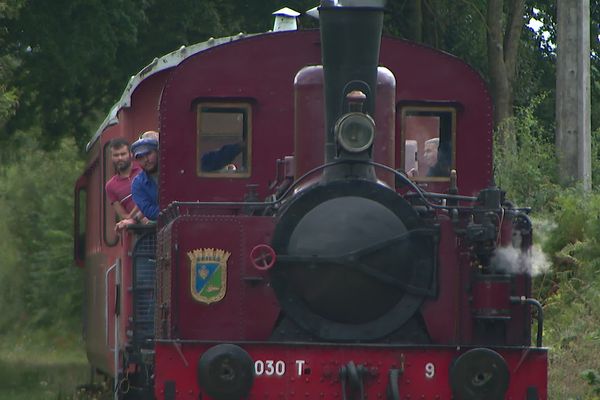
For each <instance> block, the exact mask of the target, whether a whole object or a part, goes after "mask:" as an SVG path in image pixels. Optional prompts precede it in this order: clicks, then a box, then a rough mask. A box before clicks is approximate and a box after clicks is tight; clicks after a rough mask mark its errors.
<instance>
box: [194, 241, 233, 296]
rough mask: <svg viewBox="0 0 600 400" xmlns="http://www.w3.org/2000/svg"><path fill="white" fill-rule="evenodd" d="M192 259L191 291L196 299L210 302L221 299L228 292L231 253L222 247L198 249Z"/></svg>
mask: <svg viewBox="0 0 600 400" xmlns="http://www.w3.org/2000/svg"><path fill="white" fill-rule="evenodd" d="M187 254H188V257H189V259H190V273H191V276H190V291H191V294H192V297H193V298H194V300H196V301H198V302H200V303H204V304H210V303H215V302H217V301H221V300H222V299H223V298H224V297H225V293H226V292H227V260H228V259H229V256H230V255H231V253H229V252H227V251H225V250H220V249H211V248H205V249H196V250H192V251H190V252H188V253H187Z"/></svg>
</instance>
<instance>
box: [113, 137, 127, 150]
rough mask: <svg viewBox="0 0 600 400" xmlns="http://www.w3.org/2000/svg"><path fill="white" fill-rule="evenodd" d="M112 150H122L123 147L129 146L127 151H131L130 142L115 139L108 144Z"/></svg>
mask: <svg viewBox="0 0 600 400" xmlns="http://www.w3.org/2000/svg"><path fill="white" fill-rule="evenodd" d="M108 145H109V147H110V148H111V149H120V148H121V147H123V146H127V150H129V149H130V148H129V142H128V141H127V140H125V139H123V138H114V139H112V140H111V141H110V142H109V143H108Z"/></svg>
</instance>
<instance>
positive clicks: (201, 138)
mask: <svg viewBox="0 0 600 400" xmlns="http://www.w3.org/2000/svg"><path fill="white" fill-rule="evenodd" d="M250 110H251V108H250V105H249V104H216V103H201V104H199V105H198V125H197V127H198V132H197V134H198V149H197V154H198V170H197V171H198V175H200V176H208V177H231V178H244V177H248V176H250V167H251V154H252V153H251V149H250V147H251V146H250V145H251V143H252V142H251V129H250V127H251V113H250Z"/></svg>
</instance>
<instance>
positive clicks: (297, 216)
mask: <svg viewBox="0 0 600 400" xmlns="http://www.w3.org/2000/svg"><path fill="white" fill-rule="evenodd" d="M343 3H344V2H343V1H342V2H340V4H339V5H338V6H336V7H333V6H327V5H322V6H321V8H320V14H321V15H320V19H321V34H319V32H318V31H288V32H272V33H266V34H261V35H253V36H247V37H245V36H243V35H240V36H236V37H230V38H224V39H211V40H209V41H208V42H205V43H201V44H198V45H194V46H190V47H187V48H182V49H180V50H178V51H176V52H173V53H171V54H169V55H167V56H165V57H163V58H160V59H157V60H155V61H154V62H153V63H152V64H151V65H149V66H148V67H147V68H145V69H144V70H143V71H141V72H140V73H139V74H138V75H136V76H134V77H133V78H132V79H131V81H130V83H129V85H128V87H127V88H126V90H125V92H124V94H123V96H122V98H121V100H120V101H119V102H118V103H117V104H116V105H115V107H114V108H113V109H112V110H111V113H110V114H109V116H108V117H107V119H106V120H105V121H104V123H103V124H102V126H101V127H100V129H99V130H98V132H97V134H96V135H95V136H94V138H93V139H92V140H91V141H90V143H89V145H88V163H87V168H86V170H85V172H84V173H83V175H82V176H81V178H80V179H79V180H78V182H77V185H76V197H77V201H76V204H77V209H76V232H77V240H76V260H77V262H78V263H80V265H82V266H84V268H85V271H86V294H87V296H86V300H87V303H86V316H87V317H86V343H87V351H88V358H89V360H90V363H91V364H92V366H93V367H94V368H96V369H97V370H98V371H101V372H102V373H104V374H106V375H108V376H111V377H114V378H115V379H114V381H115V389H116V395H115V396H116V397H119V398H158V399H168V400H172V399H218V400H225V399H242V398H244V399H245V398H248V399H259V398H260V399H293V398H306V399H320V398H323V399H335V398H342V399H366V398H371V399H374V398H386V399H409V398H410V399H416V398H422V399H450V398H454V399H464V400H469V399H505V398H507V399H508V398H510V399H527V400H534V399H546V398H547V393H546V390H547V389H546V386H547V385H546V380H547V377H546V371H547V352H546V349H544V348H542V347H541V323H542V317H541V309H539V313H538V314H537V315H538V337H537V338H536V340H535V342H536V343H535V346H532V345H531V335H530V331H531V315H532V313H531V306H532V305H533V306H537V305H539V304H538V303H537V302H535V300H532V299H530V298H529V296H530V286H531V283H530V279H529V276H528V274H527V272H528V268H529V264H528V260H527V253H528V251H529V248H530V245H531V224H530V222H529V219H528V218H527V216H526V213H525V212H524V210H520V209H515V208H514V207H512V206H511V205H510V203H508V202H506V201H505V200H504V194H503V193H502V192H501V191H500V190H499V189H498V188H496V187H494V185H493V179H492V128H493V123H492V104H491V100H490V97H489V94H488V92H487V89H486V87H485V84H484V82H483V81H482V79H481V78H480V76H479V75H478V74H477V73H476V72H475V71H474V70H472V69H471V68H470V67H469V66H468V65H466V64H465V63H464V62H462V61H461V60H459V59H456V58H454V57H452V56H450V55H448V54H445V53H442V52H439V51H437V50H434V49H431V48H427V47H423V46H420V45H417V44H415V43H411V42H407V41H402V40H398V39H393V38H388V37H384V38H383V39H381V41H380V32H381V19H382V9H381V8H380V7H379V6H377V5H373V4H366V5H365V4H363V5H359V6H356V3H357V2H350V3H353V4H354V5H353V6H344V5H343ZM358 3H361V2H358ZM363 3H369V2H363ZM379 47H380V53H379ZM322 55H323V61H322V59H321V56H322ZM378 66H379V67H378ZM323 110H326V111H325V113H324V112H323ZM149 129H153V130H159V131H160V181H159V187H160V189H159V202H160V208H161V209H162V213H161V216H160V217H159V221H158V224H157V226H156V227H143V226H137V227H133V228H131V229H129V230H128V231H127V232H126V233H124V234H123V235H122V236H117V235H116V234H115V233H114V232H113V225H114V221H115V216H114V213H113V211H112V209H111V207H110V204H108V202H107V199H106V195H105V193H104V192H103V187H104V182H106V181H107V180H108V179H109V178H110V176H111V165H110V163H111V161H110V156H109V152H108V147H107V145H108V142H109V141H110V140H111V139H112V138H115V137H125V138H128V139H130V140H134V139H135V138H136V136H137V135H138V134H139V133H140V132H143V131H145V130H149ZM375 132H376V133H375ZM432 139H433V141H434V142H435V143H436V150H437V153H438V155H437V163H436V164H435V165H436V166H438V167H439V166H440V165H442V163H445V165H444V167H443V168H442V167H440V168H439V169H436V168H434V165H429V166H427V167H428V168H426V164H427V162H428V160H427V157H425V156H424V152H425V151H426V147H427V146H428V144H426V142H428V141H429V142H428V143H431V140H432ZM227 144H241V145H242V147H243V151H242V153H241V154H240V155H239V156H237V158H236V159H235V160H234V161H233V162H232V163H231V164H230V165H227V166H225V167H224V168H222V169H219V170H209V169H207V168H205V167H204V166H203V163H202V157H203V155H204V154H205V153H206V152H207V151H211V150H215V149H218V148H220V147H221V146H223V145H227ZM430 163H431V162H430ZM84 193H85V196H84V195H83V194H84ZM503 252H508V253H510V254H516V256H515V257H513V259H512V261H513V262H512V264H511V265H510V266H508V265H507V264H508V263H506V262H504V261H503V260H504V259H503V258H502V257H501V254H500V253H503Z"/></svg>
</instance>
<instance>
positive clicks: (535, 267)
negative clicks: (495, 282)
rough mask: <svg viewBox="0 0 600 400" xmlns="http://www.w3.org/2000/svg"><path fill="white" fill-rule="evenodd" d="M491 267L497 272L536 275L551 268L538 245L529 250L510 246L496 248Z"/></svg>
mask: <svg viewBox="0 0 600 400" xmlns="http://www.w3.org/2000/svg"><path fill="white" fill-rule="evenodd" d="M491 267H492V269H494V270H496V272H502V273H507V274H529V275H531V276H536V275H539V274H542V273H544V272H546V271H548V269H550V261H549V260H548V258H547V257H546V254H544V252H543V251H542V249H541V248H540V247H539V246H537V245H533V246H532V247H531V249H530V250H529V251H527V252H522V251H520V250H519V249H516V248H514V247H512V246H509V247H502V248H498V249H496V254H495V255H494V257H492V260H491Z"/></svg>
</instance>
